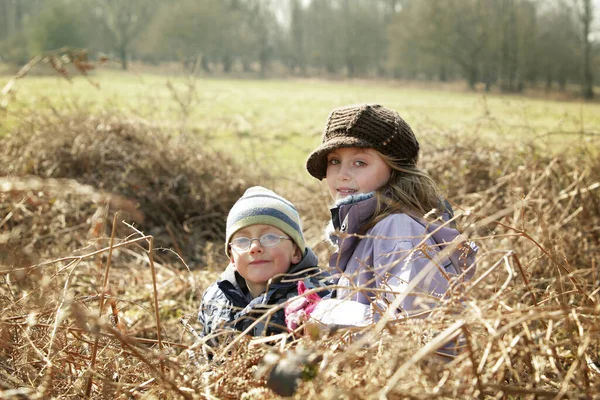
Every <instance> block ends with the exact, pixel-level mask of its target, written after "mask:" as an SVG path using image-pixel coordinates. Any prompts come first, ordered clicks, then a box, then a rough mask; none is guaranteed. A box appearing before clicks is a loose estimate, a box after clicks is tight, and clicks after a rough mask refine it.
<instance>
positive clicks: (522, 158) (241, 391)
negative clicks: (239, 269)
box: [0, 112, 600, 399]
mask: <svg viewBox="0 0 600 400" xmlns="http://www.w3.org/2000/svg"><path fill="white" fill-rule="evenodd" d="M461 143H462V144H461ZM0 149H1V150H0V151H1V159H0V210H2V211H1V212H0V250H1V254H2V257H1V258H0V277H1V279H2V282H1V284H0V299H1V300H0V305H1V310H2V319H1V322H0V323H1V325H0V374H1V375H0V397H2V398H15V399H16V398H30V399H34V398H48V397H56V398H79V397H83V396H85V395H86V394H89V395H91V397H93V398H123V399H124V398H207V399H212V398H247V399H251V398H257V399H258V398H261V399H262V398H277V397H278V396H277V395H275V394H274V393H273V392H271V391H270V390H269V389H267V388H266V387H265V379H264V377H261V376H260V372H261V371H262V372H265V371H267V370H268V368H267V366H265V365H264V362H263V361H262V360H263V357H264V355H265V354H267V353H270V354H275V355H276V356H278V357H280V358H281V359H280V361H278V362H277V363H280V364H281V363H284V362H285V360H293V359H295V358H296V357H302V354H304V353H307V354H309V355H310V356H309V357H308V359H310V360H314V361H313V364H311V365H308V366H307V367H305V368H304V373H305V376H306V377H309V376H310V377H311V378H312V379H310V380H309V379H308V378H307V379H306V381H303V382H302V383H301V384H300V386H299V388H298V392H297V393H296V395H295V396H296V398H310V399H321V398H348V399H350V398H352V399H363V398H365V399H366V398H383V397H388V398H414V399H427V398H489V399H492V398H528V399H541V398H571V399H584V398H585V399H587V398H594V396H598V395H597V394H596V393H597V392H599V391H600V369H599V367H600V349H599V347H598V346H599V343H598V340H599V328H598V327H599V326H600V321H599V317H600V307H599V305H598V302H599V300H600V296H599V291H598V286H599V285H598V283H599V278H598V272H597V262H598V260H599V259H600V257H599V256H600V243H599V236H600V232H599V229H600V198H599V193H600V187H599V186H600V172H598V171H600V158H599V156H598V155H597V154H590V153H586V152H584V151H582V152H581V153H579V154H571V155H565V156H563V157H550V156H547V155H545V154H544V153H542V152H540V151H539V150H536V148H530V149H516V148H515V149H514V151H513V152H510V153H508V152H498V151H497V150H496V149H495V148H494V147H493V146H489V147H485V146H482V145H478V146H477V149H476V151H473V148H472V145H471V146H467V143H465V142H464V141H462V142H461V141H460V139H459V140H458V141H457V144H455V145H451V146H447V147H445V148H440V149H436V151H435V152H430V153H429V154H431V156H429V157H426V158H425V159H423V166H424V167H425V168H427V169H428V170H429V171H430V172H431V174H432V175H433V176H434V177H435V179H436V180H437V181H438V182H440V184H441V185H442V186H443V188H444V190H445V191H446V192H447V193H448V197H449V198H450V199H451V200H452V201H453V204H454V206H455V209H456V211H457V215H458V217H457V220H458V222H459V224H460V226H461V227H462V229H463V230H464V231H465V232H466V233H467V234H468V235H469V236H470V237H471V238H473V239H474V240H476V242H477V244H478V245H479V246H480V248H481V250H480V253H479V256H478V260H479V265H478V272H477V274H476V276H475V278H474V279H473V281H472V282H471V283H470V284H468V285H467V286H466V287H465V288H463V290H462V291H457V293H455V295H453V296H451V297H450V299H449V300H448V301H447V302H446V303H444V304H442V305H441V306H440V307H439V309H438V310H436V312H435V313H434V314H433V315H432V316H431V317H430V318H429V319H427V320H402V321H391V322H387V323H381V324H378V325H376V326H374V327H369V328H367V329H364V330H363V331H361V332H359V333H355V332H347V331H336V332H330V333H325V332H321V333H318V334H314V335H313V336H312V337H311V336H307V337H303V338H301V339H297V340H295V341H288V342H285V341H283V342H282V341H281V340H279V341H274V342H271V343H265V342H262V341H261V340H260V339H254V340H250V339H249V338H246V337H244V336H241V335H239V336H237V337H232V338H231V340H230V341H226V342H225V344H224V345H223V347H221V348H218V349H216V356H215V357H214V358H213V360H212V361H210V362H208V361H207V359H206V358H205V357H204V355H203V354H204V352H205V351H206V349H205V348H204V347H203V346H202V342H201V341H200V342H197V343H196V344H193V343H194V338H193V335H192V334H190V333H189V331H187V330H186V329H185V328H184V326H183V325H182V324H181V323H180V322H179V321H180V319H181V318H183V320H184V321H185V320H188V319H189V323H190V325H191V326H194V320H195V315H194V314H195V312H196V308H197V307H198V305H199V293H200V292H201V291H202V290H203V289H204V288H206V287H207V286H208V284H209V283H210V282H211V281H213V280H214V279H216V277H217V276H218V274H219V271H220V270H222V268H223V267H224V265H225V260H224V257H223V255H222V254H223V248H222V243H221V241H222V239H221V238H222V236H223V230H224V227H223V222H224V218H225V215H226V212H227V211H228V209H229V207H230V206H231V204H233V202H234V201H235V200H236V199H237V198H238V197H239V196H240V195H241V193H242V191H243V190H244V189H245V188H246V187H247V186H249V185H252V184H258V183H262V184H265V185H268V186H270V187H272V188H274V189H276V190H278V191H280V192H281V193H282V194H284V195H285V196H287V197H288V198H290V199H291V200H293V201H294V202H295V203H296V204H297V205H298V207H299V208H300V211H301V214H302V215H303V217H304V225H305V226H306V227H307V229H306V235H307V239H308V241H309V243H311V244H313V245H314V246H315V247H316V249H317V251H318V253H319V255H320V259H321V260H325V259H326V255H327V254H328V252H329V251H330V249H328V248H327V247H326V246H325V245H324V244H323V243H322V241H321V227H322V226H323V225H324V224H325V222H326V220H327V209H326V204H327V203H326V198H325V195H324V194H321V193H322V190H321V189H322V188H321V187H320V186H319V185H318V184H317V183H315V182H308V183H305V184H303V185H300V184H298V182H299V181H301V179H295V178H294V177H293V176H292V177H290V176H289V175H287V176H286V177H287V178H288V180H283V179H279V180H277V179H276V178H277V176H275V177H274V176H267V175H264V174H263V173H262V172H260V171H261V169H260V168H248V165H245V166H244V168H242V167H241V166H238V165H236V164H235V161H233V160H230V159H229V158H228V157H226V156H224V155H222V154H219V153H217V152H215V151H213V150H211V149H210V148H208V147H207V146H206V144H204V143H192V142H189V141H186V142H181V140H180V141H178V140H176V139H174V138H171V137H169V136H168V133H167V132H163V131H160V130H159V129H157V128H155V127H153V126H152V125H151V124H147V123H145V122H141V121H135V120H128V119H127V118H125V117H124V116H119V115H102V114H99V115H89V114H87V113H84V112H81V113H74V114H60V113H55V114H54V115H52V114H35V115H32V116H31V117H30V118H29V119H27V120H26V121H24V122H23V123H22V124H21V125H20V127H19V128H18V129H16V130H15V131H14V132H13V133H12V134H11V135H9V136H8V137H5V138H3V139H1V140H0ZM434 154H435V156H433V155H434ZM253 170H256V171H259V173H257V175H255V176H253V175H250V174H251V173H250V172H248V171H253ZM316 193H320V194H319V195H316ZM117 210H122V212H121V213H119V214H117V218H114V215H115V214H114V212H115V211H117ZM122 220H125V221H126V222H127V223H123V222H122ZM152 241H154V244H152ZM156 247H170V248H171V249H172V251H169V252H165V251H159V250H156ZM176 253H179V255H180V256H181V258H179V257H178V256H177V255H176ZM186 264H189V265H191V266H192V268H191V270H188V269H186V268H185V267H186ZM103 294H104V295H103ZM458 334H462V335H463V336H464V337H465V339H466V351H465V352H464V353H463V354H462V355H461V356H459V357H458V358H456V359H455V360H453V361H451V362H450V363H445V362H441V361H440V360H439V358H438V357H436V356H434V354H433V353H434V352H435V350H436V342H439V340H441V338H443V337H452V336H454V335H458ZM436 335H437V336H436ZM280 339H281V338H280ZM190 346H191V347H192V349H191V350H189V351H191V352H192V353H193V354H194V357H193V358H190V352H189V351H188V350H186V347H190ZM225 346H226V347H225ZM298 368H299V369H301V367H298Z"/></svg>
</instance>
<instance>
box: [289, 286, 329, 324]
mask: <svg viewBox="0 0 600 400" xmlns="http://www.w3.org/2000/svg"><path fill="white" fill-rule="evenodd" d="M307 291H308V289H306V285H305V284H304V282H302V281H299V282H298V297H295V298H294V299H293V300H291V301H290V302H289V303H288V304H287V305H286V306H285V324H286V326H287V328H288V330H289V331H290V332H291V331H294V330H296V329H297V328H298V327H299V326H300V325H302V323H304V322H305V321H306V320H307V319H308V317H309V316H310V314H311V313H312V312H313V310H314V309H315V306H316V305H317V303H318V302H319V301H321V297H320V296H319V295H318V294H316V293H311V294H308V295H304V293H305V292H307Z"/></svg>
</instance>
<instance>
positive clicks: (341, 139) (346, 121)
mask: <svg viewBox="0 0 600 400" xmlns="http://www.w3.org/2000/svg"><path fill="white" fill-rule="evenodd" d="M342 147H361V148H371V149H374V150H377V151H378V152H380V153H381V154H383V155H386V156H388V157H391V158H393V159H394V160H396V161H398V162H400V163H404V164H407V165H413V166H414V165H416V164H417V160H418V159H419V142H418V141H417V138H416V137H415V134H414V133H413V131H412V129H411V128H410V126H409V125H408V124H407V123H406V121H404V120H403V119H402V117H400V115H399V114H398V113H397V112H396V111H394V110H391V109H389V108H385V107H383V106H381V105H379V104H357V105H350V106H344V107H339V108H336V109H334V110H333V111H332V112H331V114H329V118H328V119H327V124H326V125H325V131H324V132H323V140H322V143H321V145H320V146H319V147H317V149H316V150H315V151H313V152H312V153H311V154H310V155H309V156H308V159H307V160H306V169H307V170H308V172H309V173H310V174H311V175H312V176H314V177H315V178H317V179H319V180H321V179H323V178H325V175H326V174H327V154H328V153H329V152H331V151H332V150H335V149H339V148H342Z"/></svg>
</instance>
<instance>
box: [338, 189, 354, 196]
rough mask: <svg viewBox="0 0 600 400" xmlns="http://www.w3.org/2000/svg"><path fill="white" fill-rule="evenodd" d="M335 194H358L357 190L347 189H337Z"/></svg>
mask: <svg viewBox="0 0 600 400" xmlns="http://www.w3.org/2000/svg"><path fill="white" fill-rule="evenodd" d="M337 192H338V193H339V194H343V195H348V194H354V193H356V192H358V190H356V189H348V188H339V189H337Z"/></svg>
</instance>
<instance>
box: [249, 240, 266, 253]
mask: <svg viewBox="0 0 600 400" xmlns="http://www.w3.org/2000/svg"><path fill="white" fill-rule="evenodd" d="M262 250H263V247H262V245H261V244H260V241H259V240H258V239H255V240H253V241H252V242H251V243H250V249H249V250H248V252H250V253H256V252H258V251H262Z"/></svg>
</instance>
